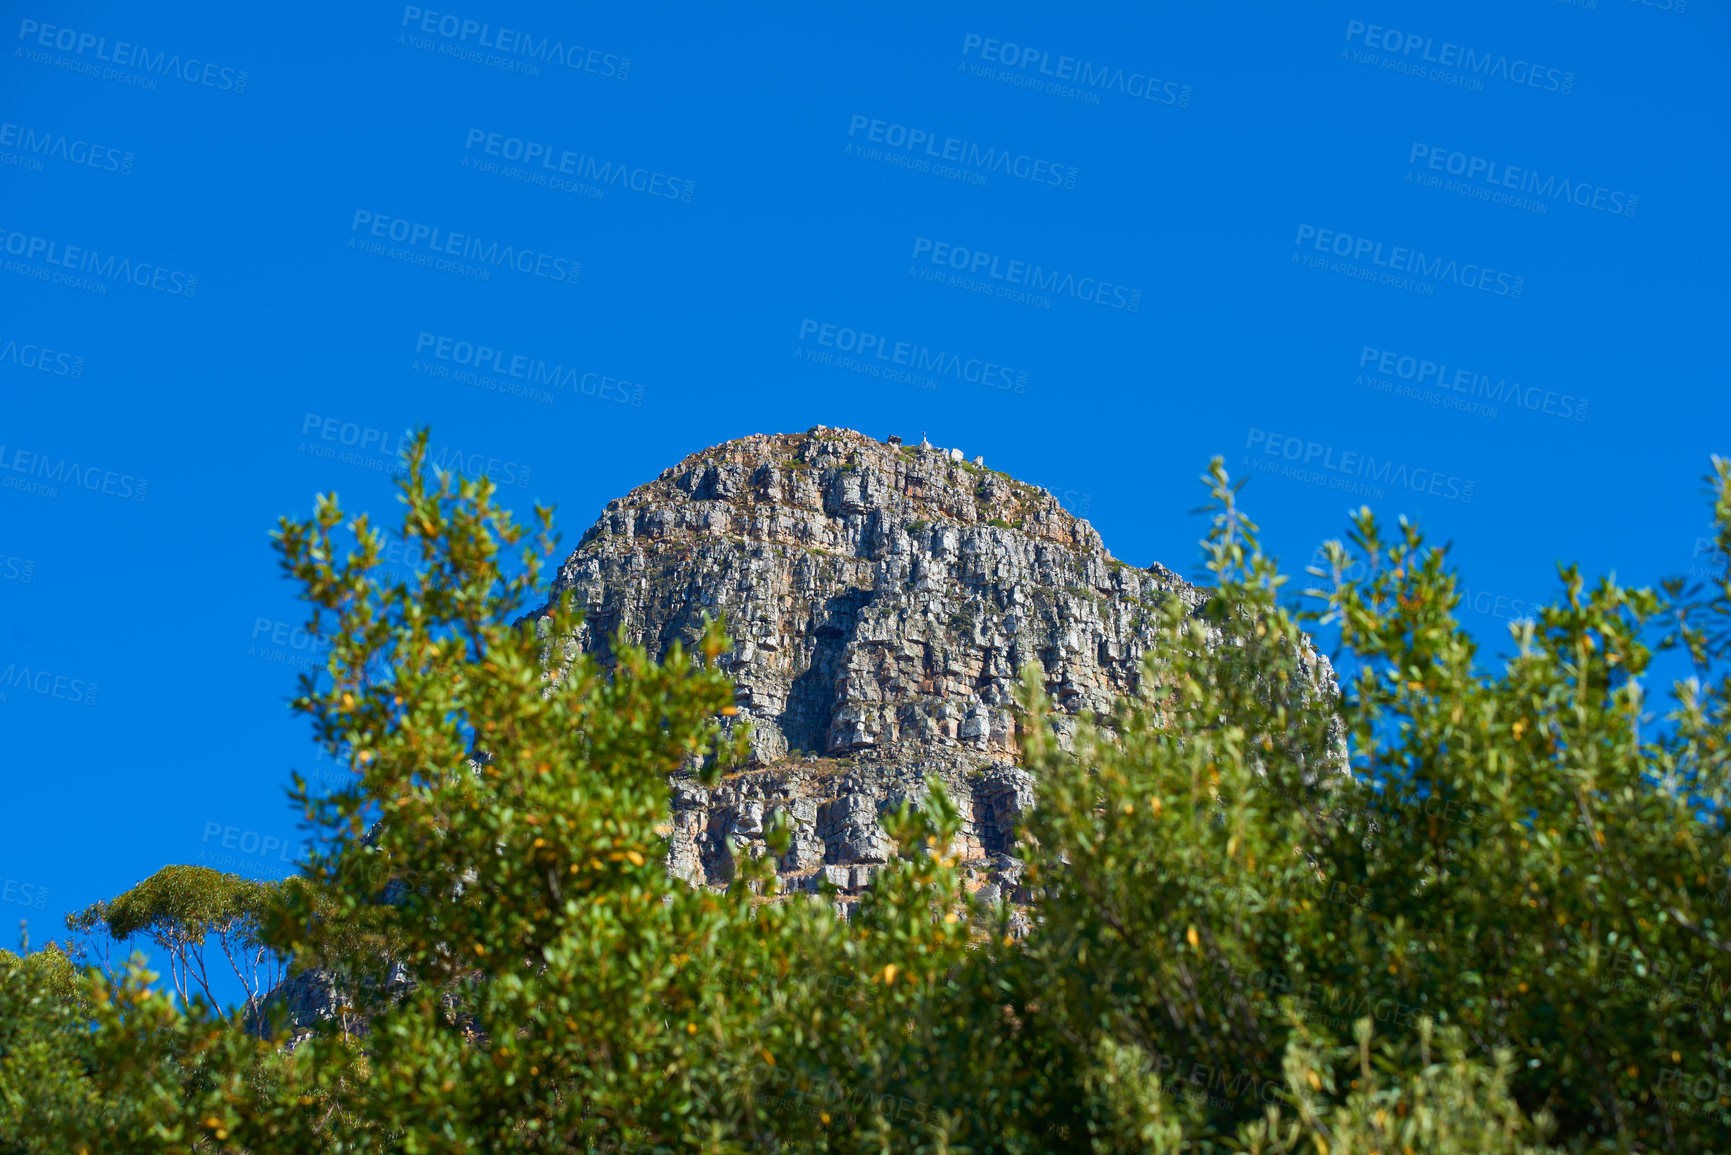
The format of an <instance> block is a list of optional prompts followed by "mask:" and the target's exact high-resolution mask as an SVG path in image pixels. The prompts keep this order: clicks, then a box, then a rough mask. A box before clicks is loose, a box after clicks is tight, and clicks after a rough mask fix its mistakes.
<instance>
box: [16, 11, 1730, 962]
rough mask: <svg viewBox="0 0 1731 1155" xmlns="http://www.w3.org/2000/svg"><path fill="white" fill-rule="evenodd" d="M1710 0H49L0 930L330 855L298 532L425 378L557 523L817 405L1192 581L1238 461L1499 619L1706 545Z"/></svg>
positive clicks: (37, 145)
mask: <svg viewBox="0 0 1731 1155" xmlns="http://www.w3.org/2000/svg"><path fill="white" fill-rule="evenodd" d="M1683 7H1684V4H1683V0H1671V2H1670V3H1669V5H1667V3H1666V2H1665V0H1654V2H1651V3H1638V2H1636V0H1598V2H1597V4H1596V5H1593V4H1590V3H1586V4H1567V3H1558V2H1552V0H1503V2H1501V3H1495V4H1492V3H1474V4H1444V3H1439V2H1416V0H1415V2H1412V3H1400V4H1395V3H1389V2H1387V0H1364V2H1362V3H1360V2H1357V0H1355V2H1354V3H1350V4H1337V3H1321V4H1304V5H1274V4H1264V5H1204V4H1186V5H1158V6H1148V5H1136V6H1124V8H1125V11H1124V12H1122V13H1120V14H1115V15H1109V14H1107V13H1105V12H1104V11H1091V12H1089V13H1088V14H1085V15H1082V14H1078V13H1077V12H1075V11H1074V10H1066V8H1065V7H1064V6H1053V5H1039V6H1029V5H1020V6H1013V5H999V4H993V5H972V4H962V5H930V4H925V5H918V6H904V7H885V6H881V5H871V6H855V7H852V8H848V9H841V10H837V9H834V8H831V7H830V6H820V8H821V9H822V11H815V10H814V11H806V12H801V13H798V14H793V13H788V12H784V13H782V14H780V15H778V16H777V17H776V18H774V19H771V18H768V17H763V16H741V15H736V14H732V13H728V14H725V15H722V14H718V13H717V12H716V11H714V10H713V6H708V5H705V6H693V7H671V8H670V7H668V6H665V5H663V6H657V7H655V8H654V9H643V8H636V9H634V8H632V7H631V6H609V7H587V8H584V9H581V10H579V9H576V8H572V7H570V6H566V5H552V4H529V3H514V4H508V5H498V6H488V5H483V4H480V3H474V4H472V5H470V6H459V7H458V8H457V9H456V10H455V11H450V10H446V9H444V8H433V7H427V8H419V7H413V6H410V7H402V6H391V5H388V4H362V5H325V6H312V7H306V6H300V7H294V8H285V7H283V6H280V5H277V6H266V7H263V8H252V7H248V6H239V7H237V6H233V5H223V6H217V5H202V6H201V5H192V4H182V5H174V6H169V7H168V8H164V9H163V10H162V11H159V12H146V11H145V10H143V9H140V8H138V7H137V6H136V5H118V4H100V3H99V4H87V5H78V6H70V5H65V4H54V3H46V2H45V3H41V4H24V5H7V10H8V12H9V13H10V15H9V16H8V18H7V20H8V23H7V25H6V27H5V31H4V35H5V38H6V42H7V43H8V45H9V47H8V50H7V52H6V54H5V57H4V60H3V62H0V68H3V72H0V76H3V81H0V85H3V86H0V94H3V97H0V154H3V155H0V205H3V206H4V209H5V211H4V213H0V230H4V234H3V235H0V250H3V251H0V446H3V449H0V671H11V673H10V675H9V676H8V677H9V682H10V684H8V685H5V686H0V695H3V700H0V733H3V734H4V735H5V750H6V766H7V769H6V771H5V793H6V803H5V807H4V809H5V812H6V813H7V814H8V815H9V817H10V821H9V823H8V830H7V837H6V838H5V839H4V840H0V877H3V879H4V891H3V894H0V898H3V901H0V915H4V916H6V918H7V920H8V921H7V923H6V926H5V928H4V933H3V935H0V939H3V940H4V941H6V942H7V945H11V940H12V937H13V930H12V927H13V926H15V923H14V922H12V921H10V920H15V919H16V918H20V917H28V918H29V919H30V920H31V925H32V931H33V937H34V938H35V940H36V941H37V942H40V941H42V939H43V938H45V937H47V936H48V935H49V934H51V933H53V932H54V931H55V930H57V929H58V925H59V919H60V916H61V914H62V913H63V912H64V911H66V910H68V909H72V908H76V907H78V906H81V905H83V904H85V903H88V902H89V901H91V900H93V899H96V898H98V897H101V896H104V895H109V894H112V893H115V892H117V891H119V890H120V889H123V888H124V887H126V886H128V885H130V884H131V883H133V882H134V881H136V880H137V879H139V878H142V877H144V876H145V875H147V874H149V873H150V872H152V871H154V870H155V869H157V868H158V867H160V866H162V865H164V864H165V863H171V862H198V861H206V862H211V863H212V864H214V865H230V866H232V867H234V868H236V869H240V870H242V871H243V872H251V873H270V872H273V871H274V872H279V873H280V872H281V871H283V870H286V869H288V868H289V864H290V861H291V860H292V859H293V857H294V853H295V852H294V849H293V848H294V846H295V845H296V843H297V842H298V839H299V838H300V837H301V835H300V834H299V833H298V831H297V825H298V818H297V816H296V815H295V814H293V813H292V812H291V811H290V809H289V808H288V806H287V805H286V803H285V800H284V795H283V787H284V784H285V782H286V780H287V775H288V772H289V770H290V768H291V767H298V768H300V769H302V770H303V771H308V772H312V771H316V770H318V769H319V768H320V767H321V766H322V767H324V768H326V769H328V767H329V763H328V762H325V763H319V762H317V761H316V760H315V758H314V753H313V748H312V745H311V743H310V741H309V740H308V736H307V732H306V729H305V728H304V726H303V725H302V724H301V723H299V722H298V721H296V720H294V719H292V718H291V717H290V716H289V714H288V712H287V710H286V709H285V700H286V698H287V696H288V695H289V693H290V692H291V690H292V686H293V675H294V669H293V667H292V665H291V663H292V662H293V661H296V660H302V661H304V660H306V659H307V658H308V657H309V655H308V653H307V651H305V650H304V649H299V648H297V647H296V645H295V643H296V641H297V638H296V635H295V634H294V633H293V629H292V627H293V625H294V624H295V623H298V622H299V621H300V620H302V615H301V613H300V611H299V610H298V608H297V604H296V602H295V601H294V599H293V597H292V595H291V590H290V588H289V586H288V584H287V583H286V582H285V581H283V580H282V578H281V577H280V576H279V574H278V572H277V569H276V566H275V560H274V557H273V554H272V553H271V550H270V548H269V541H268V537H267V534H268V532H269V530H270V529H271V528H272V527H273V525H274V524H275V519H276V518H277V516H278V515H280V514H283V513H291V512H292V513H297V514H305V513H307V512H308V511H310V510H311V508H312V499H313V494H314V493H315V492H317V491H321V490H330V489H335V490H336V491H338V493H339V494H340V495H341V497H342V499H343V500H344V502H345V503H347V504H349V505H351V506H353V507H362V508H371V509H374V510H377V511H381V512H384V513H387V514H389V513H391V512H393V511H394V508H395V507H394V503H393V502H392V500H391V492H390V488H389V481H388V479H387V477H386V470H387V469H388V467H389V460H390V459H389V454H390V451H391V450H392V449H394V447H395V445H396V444H397V441H398V439H399V437H400V434H401V431H402V430H403V429H405V428H407V427H411V426H418V425H421V424H423V423H426V424H430V425H431V426H432V428H433V442H434V445H435V448H436V449H439V450H440V451H442V452H443V453H444V454H445V456H446V459H447V460H449V459H451V457H453V456H460V457H461V458H462V459H463V460H464V461H465V462H466V463H467V464H468V466H469V467H470V468H471V469H474V468H482V469H490V470H492V471H493V472H494V473H495V475H496V476H497V477H499V479H500V480H501V481H502V482H503V483H504V484H505V492H506V493H507V494H508V495H509V497H510V498H512V499H515V501H516V503H517V504H518V505H519V506H520V507H522V508H523V509H524V510H525V511H526V510H527V508H528V506H529V504H530V502H531V500H533V499H540V500H543V501H552V502H556V503H557V505H558V506H559V509H560V514H561V524H562V526H563V528H564V531H565V533H566V540H567V542H568V543H571V544H574V543H575V542H576V540H577V538H578V537H579V536H580V535H581V533H582V531H583V529H584V528H585V527H586V526H587V525H588V523H589V522H590V521H591V520H592V519H593V518H594V516H595V515H596V513H597V512H598V511H599V509H600V507H601V506H602V505H603V504H604V503H605V502H606V501H607V500H608V499H610V498H612V497H614V496H617V495H620V494H623V493H624V492H626V491H627V490H628V489H630V488H631V487H632V486H633V485H636V484H639V483H641V482H643V481H646V480H648V479H650V478H652V477H654V476H655V474H656V473H658V472H659V471H660V470H661V469H663V468H665V467H666V466H667V465H669V464H671V463H673V462H674V461H676V460H678V459H679V458H680V457H682V456H684V455H685V454H687V453H689V452H691V451H693V450H696V449H698V448H700V447H703V446H705V445H709V444H712V443H714V442H717V441H721V440H723V439H726V438H731V437H736V436H740V435H743V434H747V433H752V432H759V431H790V430H802V429H805V428H807V427H809V426H811V425H813V424H818V423H822V424H827V425H839V426H848V427H852V428H855V429H859V430H862V431H865V432H867V433H871V434H873V435H876V436H879V437H883V436H887V435H889V434H892V433H894V434H900V435H901V436H903V437H907V438H917V437H918V436H919V435H920V434H921V432H922V431H923V432H925V433H926V434H927V435H929V436H930V438H931V439H932V440H933V441H934V442H935V443H938V444H940V445H945V446H950V445H955V446H960V447H961V448H962V449H963V450H964V451H965V452H966V453H967V454H968V455H969V456H973V455H974V454H983V455H984V456H985V459H986V461H987V463H988V464H990V465H992V466H994V467H997V468H1001V469H1005V470H1008V471H1009V472H1011V473H1012V474H1014V475H1016V476H1018V477H1020V478H1023V479H1026V480H1029V481H1033V482H1036V483H1040V484H1043V485H1045V486H1047V487H1048V488H1050V489H1052V490H1053V491H1054V492H1057V493H1058V494H1059V495H1060V496H1061V497H1063V498H1064V499H1065V500H1066V502H1067V503H1068V504H1069V505H1070V506H1071V507H1072V508H1073V509H1076V510H1077V511H1078V512H1082V513H1083V514H1084V515H1085V516H1087V517H1088V518H1090V519H1091V520H1092V521H1093V522H1094V523H1095V524H1096V525H1097V526H1098V527H1099V529H1100V531H1101V533H1102V534H1103V535H1104V537H1105V540H1106V542H1107V544H1108V545H1109V547H1110V548H1111V549H1112V550H1113V552H1114V553H1115V554H1117V555H1118V556H1120V557H1123V558H1125V559H1127V560H1129V561H1131V562H1134V563H1136V564H1146V563H1148V562H1151V561H1155V560H1158V561H1161V562H1163V563H1165V564H1167V565H1169V566H1171V567H1173V568H1174V569H1178V570H1180V571H1183V572H1193V570H1194V567H1195V560H1196V550H1195V541H1196V538H1197V537H1198V536H1199V535H1200V533H1201V532H1202V529H1203V527H1202V525H1201V524H1200V523H1199V520H1198V519H1196V518H1194V517H1192V516H1190V514H1189V511H1190V510H1191V509H1193V508H1194V507H1195V506H1197V505H1198V504H1199V503H1200V498H1201V496H1202V492H1201V490H1200V488H1199V487H1198V486H1197V485H1196V483H1195V478H1196V476H1197V475H1198V473H1199V472H1200V471H1201V470H1202V468H1203V467H1204V465H1205V463H1206V462H1207V460H1208V458H1209V457H1210V456H1211V455H1213V454H1216V453H1220V454H1224V455H1225V456H1226V457H1227V459H1228V462H1229V466H1230V468H1231V469H1232V470H1233V472H1234V473H1244V472H1254V473H1255V480H1253V481H1252V482H1251V484H1250V486H1249V488H1248V490H1247V491H1246V497H1247V503H1248V505H1249V506H1250V508H1251V510H1252V512H1253V513H1254V514H1256V515H1257V516H1259V518H1260V519H1261V520H1262V521H1263V523H1264V524H1265V526H1266V527H1267V529H1268V534H1269V540H1270V542H1271V543H1272V545H1273V546H1274V547H1275V549H1276V550H1278V551H1279V552H1280V553H1281V554H1282V555H1283V557H1285V558H1286V559H1288V560H1289V561H1290V562H1292V563H1294V564H1295V565H1298V566H1302V564H1303V562H1304V560H1305V559H1306V558H1307V557H1308V555H1309V552H1310V550H1311V549H1312V547H1313V546H1314V545H1315V544H1316V543H1317V542H1319V541H1321V540H1323V539H1324V538H1327V537H1330V536H1334V535H1337V534H1339V533H1340V532H1341V531H1342V529H1343V527H1344V525H1345V515H1346V511H1347V509H1348V508H1349V507H1351V506H1356V505H1357V504H1358V503H1359V502H1360V501H1363V500H1369V501H1370V503H1371V504H1372V505H1373V506H1374V507H1376V508H1378V509H1380V510H1383V511H1385V512H1387V513H1388V514H1389V515H1391V516H1392V515H1393V514H1396V513H1399V512H1406V513H1409V514H1412V515H1415V516H1417V517H1419V518H1420V519H1421V520H1422V522H1423V524H1424V525H1425V526H1427V527H1428V528H1429V529H1430V530H1431V532H1432V533H1433V535H1434V536H1435V537H1436V538H1437V539H1438V540H1444V539H1447V540H1453V541H1454V542H1456V544H1457V558H1458V561H1459V563H1460V565H1461V566H1462V567H1463V569H1464V570H1465V572H1466V575H1467V581H1468V585H1469V588H1470V589H1471V591H1472V592H1473V598H1474V601H1475V603H1476V604H1475V607H1474V608H1475V610H1476V611H1478V612H1469V613H1467V614H1466V615H1465V618H1466V620H1467V621H1468V622H1469V623H1470V624H1471V625H1472V627H1473V628H1474V629H1475V630H1478V631H1479V632H1481V633H1482V634H1483V635H1484V636H1486V637H1487V638H1491V639H1493V640H1494V639H1496V638H1497V637H1499V636H1500V635H1501V633H1502V630H1503V628H1504V625H1505V622H1504V620H1503V619H1504V618H1507V617H1509V616H1512V615H1513V614H1515V613H1517V612H1519V611H1520V608H1521V606H1524V605H1525V604H1528V603H1530V602H1532V601H1533V600H1534V599H1537V598H1540V597H1544V596H1547V595H1549V594H1550V593H1551V592H1552V591H1553V590H1554V587H1555V581H1554V574H1555V569H1554V563H1555V561H1556V560H1557V559H1559V558H1565V559H1577V560H1579V561H1581V562H1582V563H1583V564H1584V565H1585V566H1586V567H1587V568H1588V569H1589V571H1602V570H1608V569H1612V568H1615V569H1616V570H1617V571H1618V573H1619V575H1620V576H1621V577H1623V578H1625V579H1630V580H1653V579H1656V578H1657V577H1659V576H1660V575H1662V574H1665V573H1674V572H1682V571H1686V570H1688V569H1689V568H1690V566H1691V564H1693V563H1695V562H1696V560H1697V559H1695V558H1694V557H1693V556H1692V555H1693V554H1694V551H1695V547H1696V541H1697V538H1698V537H1700V536H1701V535H1702V534H1703V533H1704V532H1705V528H1706V524H1707V521H1708V515H1707V509H1706V506H1705V504H1704V502H1703V500H1702V497H1701V491H1700V484H1699V478H1700V475H1701V474H1702V473H1703V472H1704V470H1705V469H1706V467H1707V457H1708V454H1709V453H1711V452H1713V451H1719V452H1727V451H1731V421H1727V416H1728V410H1731V404H1728V402H1727V393H1726V387H1725V357H1724V333H1725V324H1724V318H1725V315H1726V309H1725V306H1726V295H1725V290H1724V269H1725V267H1726V262H1725V256H1726V244H1725V241H1726V223H1725V215H1724V211H1723V208H1722V206H1720V201H1715V200H1714V197H1715V196H1716V195H1717V194H1715V193H1714V191H1713V190H1715V189H1723V188H1724V187H1725V184H1726V161H1725V149H1724V147H1723V142H1724V141H1725V139H1726V138H1727V133H1726V97H1725V88H1724V75H1725V73H1724V67H1723V62H1724V59H1725V55H1726V50H1727V47H1728V37H1727V17H1726V13H1725V11H1724V10H1723V8H1721V7H1719V6H1716V5H1711V4H1707V3H1703V2H1701V0H1690V2H1688V3H1687V6H1686V8H1685V9H1684V10H1683V11H1677V10H1676V9H1677V8H1683ZM1072 8H1073V6H1072ZM1721 200H1722V198H1721ZM1716 206H1720V207H1716ZM482 349H485V350H487V352H481V351H480V350H482ZM45 350H46V351H47V352H45ZM1475 406H1478V407H1480V408H1477V409H1475V408H1474V407H1475ZM344 455H347V456H346V457H345V456H344ZM1257 466H1260V470H1261V471H1260V472H1257V471H1256V467H1257ZM1283 470H1286V471H1287V472H1286V473H1283V472H1282V471H1283ZM1354 487H1373V488H1374V489H1377V490H1380V491H1381V493H1380V496H1379V495H1378V494H1376V493H1371V492H1367V491H1366V490H1364V489H1356V490H1355V488H1354ZM1469 495H1470V498H1471V500H1470V501H1468V500H1466V498H1467V497H1468V496H1469ZM279 623H280V624H279ZM26 670H28V671H29V675H28V678H25V676H24V674H23V671H26ZM91 687H97V688H96V689H95V690H92V689H91ZM194 717H196V718H198V719H200V720H201V721H200V723H199V725H198V726H197V727H196V728H194V727H193V726H192V725H191V724H190V719H192V718H194ZM225 843H227V845H226V846H225ZM282 848H287V849H286V850H285V849H282ZM224 856H228V857H227V858H225V857H224ZM38 904H40V905H38Z"/></svg>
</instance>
